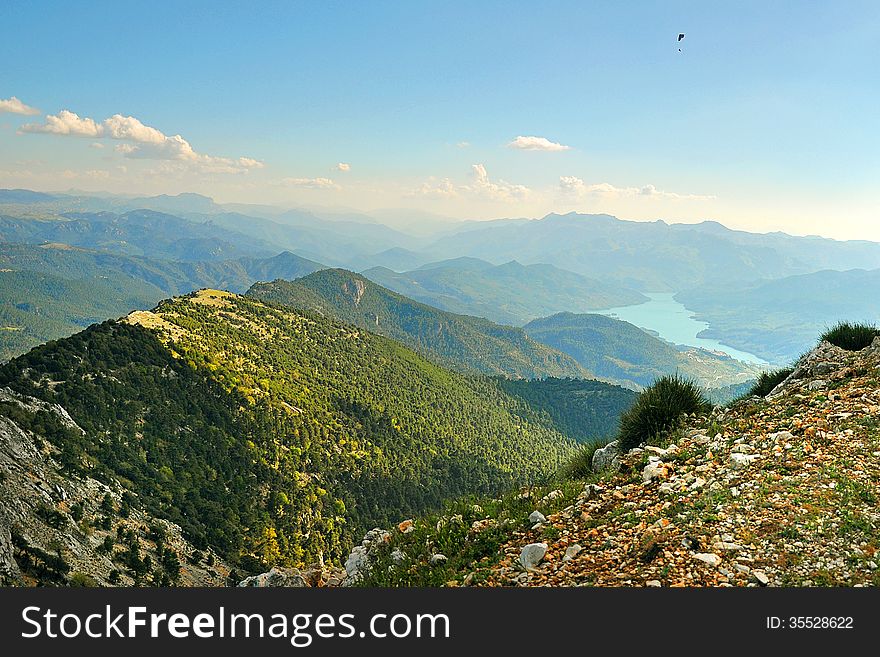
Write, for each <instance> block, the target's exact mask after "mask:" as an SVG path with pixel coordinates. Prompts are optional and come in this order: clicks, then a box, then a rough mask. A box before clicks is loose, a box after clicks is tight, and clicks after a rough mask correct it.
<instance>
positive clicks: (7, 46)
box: [0, 0, 880, 239]
mask: <svg viewBox="0 0 880 657" xmlns="http://www.w3.org/2000/svg"><path fill="white" fill-rule="evenodd" d="M768 5H769V6H768ZM679 31H681V32H684V33H685V34H686V35H687V36H686V38H685V40H684V41H683V42H682V44H681V48H682V52H681V53H679V52H678V46H677V45H676V42H675V38H676V35H677V34H678V33H679ZM878 52H880V3H876V2H843V3H838V2H835V3H830V2H825V3H818V2H815V3H814V2H778V3H766V2H735V3H734V2H727V3H721V2H718V3H715V2H671V1H666V2H625V3H623V2H583V1H580V2H541V3H537V2H533V1H532V2H511V1H510V0H507V1H505V2H454V1H451V0H447V1H445V2H416V1H412V2H372V1H371V2H317V1H315V2H279V3H269V2H263V3H260V4H259V7H256V6H248V5H247V4H245V3H241V4H239V5H238V6H233V3H218V2H210V3H209V2H206V3H201V2H186V3H182V2H181V3H176V2H175V3H170V2H161V1H156V2H151V3H148V4H145V3H126V2H119V1H116V2H113V3H102V2H91V3H88V5H83V4H77V3H41V2H29V3H11V2H7V3H3V5H2V6H0V61H3V62H4V63H5V64H4V66H3V67H2V71H0V110H2V109H3V108H4V107H5V108H6V110H7V111H5V112H0V186H21V187H30V188H35V189H55V190H58V189H67V188H78V189H88V190H109V191H115V192H130V193H161V192H167V193H177V192H181V191H197V192H201V193H206V194H209V195H212V196H215V197H216V198H218V199H219V200H221V201H246V202H268V203H280V204H286V205H303V204H306V205H324V206H340V207H352V208H357V209H363V210H373V209H376V208H385V207H408V208H417V209H419V210H423V211H427V212H432V213H437V214H442V215H448V216H456V217H468V218H490V217H499V216H540V215H542V214H544V213H546V212H549V211H570V210H580V211H585V212H594V211H607V212H611V213H614V214H617V215H618V216H621V217H624V218H633V219H654V218H665V219H668V220H673V221H678V220H680V221H697V220H701V219H716V220H720V221H723V222H724V223H726V224H728V225H731V226H736V227H743V228H747V229H750V230H777V229H782V230H786V231H788V232H792V233H799V234H805V233H818V234H823V235H829V236H835V237H845V238H870V239H880V225H878V224H880V222H878V221H877V220H878V210H880V201H878V191H880V190H878V175H880V132H878V127H877V110H878V108H880V76H878V75H877V60H878V54H877V53H878ZM10 63H11V65H10ZM12 97H15V98H17V99H18V100H19V101H20V102H21V103H23V104H24V106H25V107H24V108H22V107H20V106H18V105H10V104H8V103H7V104H6V105H3V102H2V101H3V100H7V101H8V100H10V99H11V98H12ZM10 108H11V109H12V111H10ZM27 108H33V109H34V110H37V109H38V110H39V113H38V114H36V113H35V114H24V113H21V112H22V111H27ZM61 110H68V111H70V112H73V113H75V114H76V115H77V116H78V117H79V120H84V119H91V120H93V121H94V125H95V126H97V127H96V128H95V134H94V135H88V136H82V135H78V136H76V135H74V136H71V135H70V134H66V135H61V134H58V133H57V131H55V132H51V131H50V132H47V131H46V130H47V128H46V127H45V126H46V125H48V123H47V119H46V115H53V116H57V115H59V112H61ZM114 115H119V116H120V119H125V121H121V120H120V121H117V122H116V123H113V124H112V125H111V124H105V121H106V120H107V119H110V118H111V117H113V116H114ZM129 117H132V119H133V122H132V121H128V118H129ZM28 126H30V127H28ZM138 126H147V127H151V128H155V129H156V130H157V131H158V133H156V132H144V131H143V130H140V128H138ZM65 129H66V128H65ZM88 130H91V128H86V131H87V132H88ZM176 135H180V136H181V137H180V139H181V140H183V144H185V146H184V145H182V144H181V141H180V140H177V141H162V140H163V139H167V138H173V137H174V136H176ZM518 137H538V138H542V139H543V140H545V141H540V140H529V139H524V140H519V141H518V140H517V138H518ZM512 144H513V145H516V144H519V145H521V146H523V145H525V146H531V148H528V149H526V148H516V147H514V146H512ZM553 144H555V145H556V146H553ZM536 146H538V147H540V148H538V147H536ZM554 148H555V150H552V149H554ZM242 158H244V159H242ZM340 163H342V164H347V165H349V166H348V168H347V170H340V167H339V164H340ZM342 168H343V169H344V168H345V167H342Z"/></svg>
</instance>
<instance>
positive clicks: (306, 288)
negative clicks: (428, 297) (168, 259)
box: [247, 269, 590, 378]
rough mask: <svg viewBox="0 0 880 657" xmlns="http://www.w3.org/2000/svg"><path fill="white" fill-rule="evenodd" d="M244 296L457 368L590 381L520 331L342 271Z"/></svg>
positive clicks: (567, 359) (575, 366)
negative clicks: (355, 329) (315, 315)
mask: <svg viewBox="0 0 880 657" xmlns="http://www.w3.org/2000/svg"><path fill="white" fill-rule="evenodd" d="M247 294H248V296H252V297H255V298H258V299H264V300H266V301H272V302H275V303H280V304H283V305H286V306H290V307H293V308H302V309H305V310H310V311H314V312H319V313H321V314H323V315H326V316H328V317H334V318H336V319H339V320H341V321H344V322H346V323H348V324H353V325H355V326H359V327H360V328H363V329H366V330H368V331H372V332H373V333H378V334H380V335H384V336H387V337H389V338H393V339H395V340H398V341H399V342H402V343H403V344H405V345H407V346H408V347H410V348H412V349H415V350H416V351H418V352H419V353H422V354H425V355H427V356H429V357H431V358H432V360H436V361H438V362H441V363H443V364H446V365H448V366H451V367H454V368H457V369H465V370H473V371H477V372H482V373H484V374H499V375H504V376H509V377H521V378H522V377H524V378H539V377H546V376H556V377H566V376H573V377H581V378H583V377H588V376H590V373H589V371H588V370H587V369H585V368H583V367H581V366H580V365H578V364H577V362H575V360H574V359H573V358H572V357H571V356H568V355H566V354H563V353H561V352H559V351H556V350H555V349H553V348H551V347H548V346H546V345H544V344H541V343H538V342H535V341H534V340H532V339H531V338H529V337H528V336H527V335H526V334H525V333H524V332H523V330H522V329H519V328H514V327H511V326H501V325H498V324H494V323H493V322H490V321H488V320H486V319H483V318H481V317H469V316H467V315H456V314H453V313H448V312H444V311H442V310H438V309H437V308H432V307H431V306H427V305H425V304H422V303H418V302H416V301H413V300H412V299H408V298H406V297H404V296H402V295H400V294H397V293H395V292H392V291H391V290H387V289H385V288H384V287H382V286H380V285H377V284H375V283H373V282H372V281H369V280H367V279H366V278H364V277H363V276H360V275H359V274H354V273H352V272H349V271H345V270H342V269H325V270H322V271H318V272H315V273H313V274H311V275H309V276H306V277H304V278H300V279H298V280H296V281H283V280H276V281H273V282H271V283H257V284H255V285H254V286H253V287H252V288H251V289H250V290H249V291H248V293H247Z"/></svg>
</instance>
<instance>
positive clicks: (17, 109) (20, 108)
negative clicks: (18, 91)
mask: <svg viewBox="0 0 880 657" xmlns="http://www.w3.org/2000/svg"><path fill="white" fill-rule="evenodd" d="M3 112H8V113H9V114H24V115H27V116H34V115H36V114H39V113H40V110H38V109H37V108H36V107H31V106H30V105H25V104H24V103H23V102H21V101H20V100H19V99H18V98H16V97H15V96H10V97H9V98H7V99H6V100H3V99H2V98H0V113H3Z"/></svg>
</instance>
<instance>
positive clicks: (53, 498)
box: [0, 388, 229, 586]
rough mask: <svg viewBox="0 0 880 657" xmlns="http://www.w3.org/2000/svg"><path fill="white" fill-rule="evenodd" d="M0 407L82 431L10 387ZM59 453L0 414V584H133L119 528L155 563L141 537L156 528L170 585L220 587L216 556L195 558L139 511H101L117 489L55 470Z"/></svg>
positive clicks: (178, 537) (167, 526)
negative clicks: (174, 573)
mask: <svg viewBox="0 0 880 657" xmlns="http://www.w3.org/2000/svg"><path fill="white" fill-rule="evenodd" d="M0 401H2V402H5V403H7V404H14V405H16V406H18V407H19V408H21V409H22V410H23V411H26V412H28V413H34V412H37V411H44V412H49V413H52V414H53V415H55V417H56V418H57V419H58V420H59V421H60V422H61V423H62V424H63V425H64V426H65V427H67V428H69V429H72V430H75V431H80V432H82V429H81V428H80V427H79V426H77V424H76V423H75V422H74V420H73V418H71V417H70V415H69V414H68V413H67V411H66V410H65V409H64V408H62V407H61V406H58V405H57V404H49V403H46V402H43V401H41V400H38V399H34V398H31V397H27V396H24V395H20V394H18V393H16V392H13V391H12V390H9V389H8V388H2V389H0ZM57 454H58V450H57V449H56V448H55V447H53V446H52V444H51V442H50V441H49V440H47V439H44V438H43V437H41V436H36V435H34V434H32V433H31V432H30V431H25V430H23V429H22V428H21V427H19V426H18V424H16V423H15V422H14V421H13V420H12V419H10V418H9V417H6V416H3V415H0V585H23V586H34V585H41V584H51V585H69V584H78V585H84V584H85V585H98V586H111V585H116V584H118V585H131V584H134V583H135V581H134V579H133V578H132V576H131V574H130V573H129V572H128V570H127V568H126V567H125V566H123V565H121V564H120V563H118V562H116V561H114V556H116V555H118V554H120V553H121V552H122V551H123V550H124V549H125V547H124V546H123V545H122V544H121V543H119V542H118V535H117V530H121V531H122V532H127V533H130V535H133V536H136V537H137V540H138V542H139V545H140V550H141V554H142V556H144V557H147V556H149V557H150V558H151V560H152V563H154V564H156V563H159V562H160V559H159V556H158V554H157V547H158V546H157V544H156V543H155V541H154V540H153V539H151V538H150V537H149V536H148V535H147V533H148V532H147V531H146V528H147V527H150V526H152V527H158V528H161V530H162V531H163V533H164V538H163V540H162V550H163V552H164V553H166V554H167V553H168V552H173V553H174V554H175V555H176V556H177V560H178V561H179V563H180V569H179V573H178V577H177V579H176V580H175V581H172V582H168V583H173V584H175V585H180V586H225V585H226V581H227V577H228V575H229V568H228V567H227V566H226V565H225V564H224V563H223V562H222V560H221V559H220V558H219V557H218V556H217V555H216V554H214V553H211V552H210V551H209V552H207V553H201V552H199V551H198V550H196V549H195V548H194V547H193V546H192V545H191V544H190V543H189V542H188V541H187V540H186V539H185V538H184V537H183V534H182V531H181V529H180V527H179V526H177V525H175V524H174V523H171V522H168V521H166V520H161V519H157V518H155V517H153V516H150V515H148V514H146V513H144V512H143V511H141V510H139V509H138V508H132V509H131V511H130V513H129V514H127V516H126V517H124V518H123V517H121V516H120V515H119V514H117V513H108V512H107V511H105V510H103V509H102V503H103V502H104V499H105V498H108V499H109V500H111V501H112V503H113V505H114V507H115V508H116V509H118V508H119V504H120V501H121V495H122V493H123V492H124V489H123V488H122V486H121V485H120V484H119V483H118V482H115V481H111V482H109V484H110V485H108V484H107V483H104V482H100V481H98V480H96V479H93V478H91V477H88V476H75V475H70V474H68V473H66V472H64V471H63V470H62V469H61V466H60V463H59V462H58V460H57ZM108 521H109V522H108ZM105 543H107V544H108V545H106V546H105ZM197 554H198V555H199V557H200V558H198V559H196V558H194V557H195V555H197ZM142 583H147V581H146V580H143V581H142Z"/></svg>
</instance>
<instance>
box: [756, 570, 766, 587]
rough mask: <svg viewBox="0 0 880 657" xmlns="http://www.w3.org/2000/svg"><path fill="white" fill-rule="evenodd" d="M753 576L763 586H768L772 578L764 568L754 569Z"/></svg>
mask: <svg viewBox="0 0 880 657" xmlns="http://www.w3.org/2000/svg"><path fill="white" fill-rule="evenodd" d="M752 577H753V578H754V580H755V581H756V582H757V583H758V584H760V585H761V586H767V585H768V584H769V583H770V578H769V577H767V575H766V574H765V573H764V571H763V570H753V571H752Z"/></svg>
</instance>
